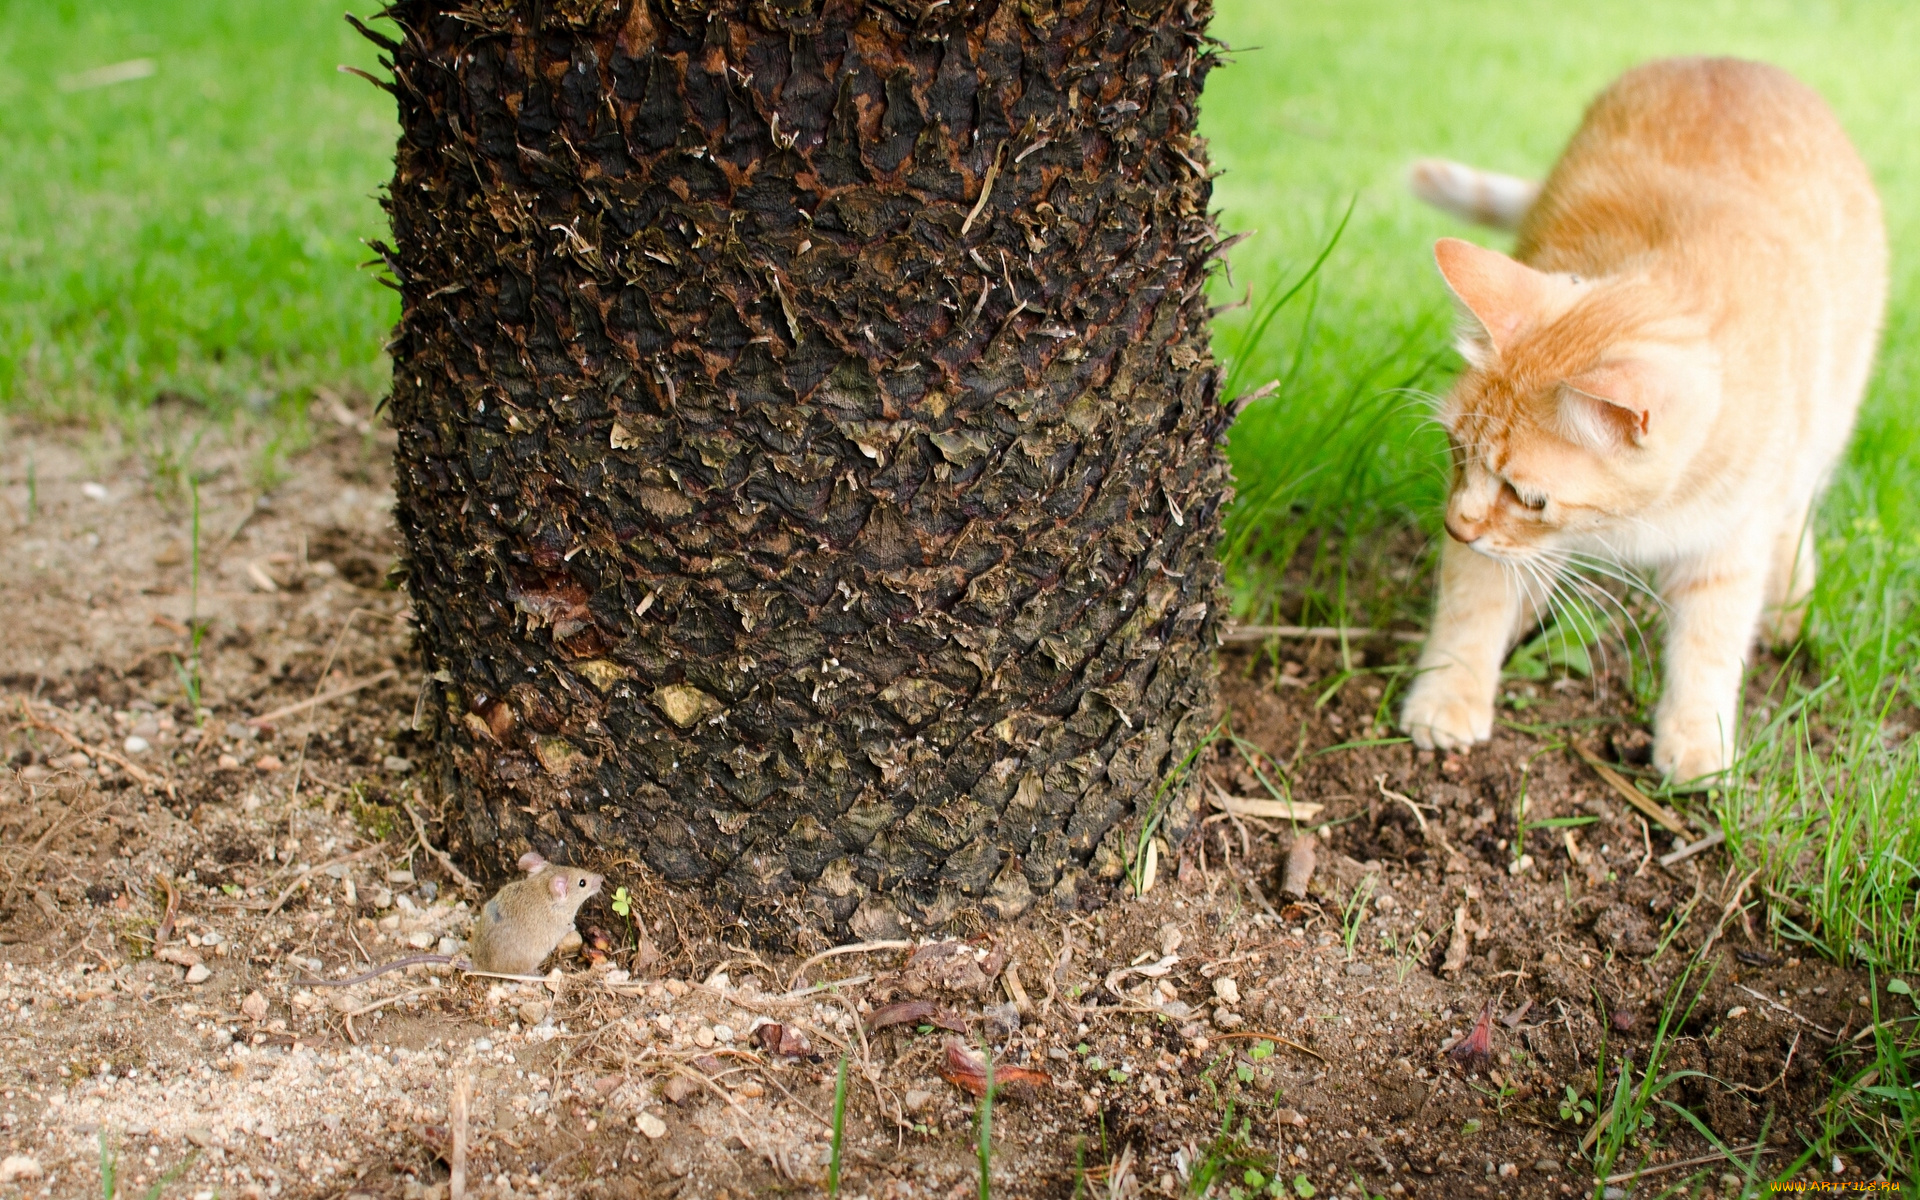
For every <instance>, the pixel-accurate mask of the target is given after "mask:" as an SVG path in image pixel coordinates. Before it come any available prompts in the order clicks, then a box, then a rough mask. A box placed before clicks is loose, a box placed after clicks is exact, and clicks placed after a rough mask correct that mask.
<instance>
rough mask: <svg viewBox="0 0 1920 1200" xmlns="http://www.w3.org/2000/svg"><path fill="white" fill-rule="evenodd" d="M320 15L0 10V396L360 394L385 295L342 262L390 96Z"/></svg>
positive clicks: (296, 8) (371, 177) (382, 135)
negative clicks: (360, 71)
mask: <svg viewBox="0 0 1920 1200" xmlns="http://www.w3.org/2000/svg"><path fill="white" fill-rule="evenodd" d="M353 7H355V8H358V9H360V10H361V11H362V13H363V15H369V10H370V9H372V8H375V7H378V6H377V5H368V4H356V5H354V6H353ZM340 8H341V6H340V5H337V4H329V3H322V2H318V0H287V2H285V3H277V4H266V3H260V2H258V0H201V2H193V0H97V2H90V3H86V4H80V3H75V2H73V0H47V2H45V3H37V4H9V5H7V8H6V19H5V21H4V22H0V101H3V102H4V103H5V104H6V107H7V110H8V113H9V117H10V119H9V120H8V121H7V122H5V124H4V125H3V126H0V267H4V269H0V405H4V406H5V407H6V408H9V409H12V410H15V411H21V410H25V411H30V412H34V413H38V414H40V415H44V416H50V417H74V416H83V417H91V418H102V417H115V416H118V415H122V414H125V413H128V412H131V411H137V410H139V409H142V408H144V407H146V406H147V405H149V404H151V403H152V402H153V400H154V399H155V397H156V395H157V394H159V393H162V392H170V393H175V394H178V395H181V396H186V397H191V398H194V399H196V400H198V401H200V402H202V403H204V404H205V405H207V406H208V407H209V408H210V409H212V410H214V411H217V412H241V413H249V412H251V413H261V412H263V411H264V410H268V409H271V408H272V407H274V405H275V403H276V399H277V398H279V397H284V396H288V395H294V394H298V393H300V392H301V391H302V390H303V389H304V388H306V387H307V386H309V385H311V384H312V383H314V382H323V381H324V382H333V383H336V384H339V383H347V382H351V383H353V384H356V385H359V386H361V387H363V388H367V389H373V388H377V387H379V386H380V381H381V377H382V376H383V375H384V373H385V370H384V366H383V363H384V358H383V355H382V352H381V344H382V342H383V341H384V339H385V337H386V335H387V332H388V330H389V329H390V328H391V327H392V325H393V322H394V320H395V318H396V316H397V315H398V304H397V302H396V298H395V297H394V296H393V295H392V293H391V292H390V291H388V290H387V289H385V288H382V287H379V286H378V285H377V284H376V283H375V282H374V280H373V279H372V277H370V276H369V275H368V274H367V273H365V272H362V271H360V270H358V269H357V265H356V264H357V263H358V262H359V261H360V260H361V259H363V258H365V257H367V256H366V253H365V250H364V248H363V247H362V246H361V244H360V242H361V239H362V238H368V237H372V236H375V235H376V234H377V233H378V232H379V231H381V230H382V229H384V228H385V221H384V219H383V217H382V215H381V213H380V210H379V206H378V203H377V201H376V195H377V193H378V191H379V189H380V188H381V186H382V185H383V184H384V183H385V181H386V180H387V179H388V177H389V176H390V175H391V174H392V170H393V168H392V163H393V146H394V117H393V108H392V104H393V101H392V99H391V98H390V97H388V96H387V95H385V94H384V93H382V92H380V91H378V90H377V89H375V88H372V87H370V86H368V85H367V84H366V82H365V81H363V80H360V79H355V78H353V77H352V76H349V75H343V74H341V73H339V72H338V71H337V70H336V69H335V68H336V65H337V64H339V63H349V64H353V65H357V66H360V67H363V68H368V69H375V70H377V69H378V64H377V63H376V62H375V50H374V47H373V46H372V45H370V44H369V43H367V42H366V41H365V40H363V39H362V38H360V37H359V36H358V35H357V34H355V33H354V32H353V30H352V29H351V28H349V27H348V26H347V24H346V23H345V22H344V21H342V20H341V19H340ZM369 19H371V17H370V15H369ZM139 60H145V61H146V62H147V63H148V64H149V67H148V68H143V70H142V71H129V70H125V69H123V70H120V71H117V72H116V71H112V70H107V71H101V70H99V68H103V67H107V68H111V67H114V66H121V67H125V66H126V64H129V63H134V62H137V61H139Z"/></svg>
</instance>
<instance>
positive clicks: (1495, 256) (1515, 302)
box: [1433, 238, 1549, 367]
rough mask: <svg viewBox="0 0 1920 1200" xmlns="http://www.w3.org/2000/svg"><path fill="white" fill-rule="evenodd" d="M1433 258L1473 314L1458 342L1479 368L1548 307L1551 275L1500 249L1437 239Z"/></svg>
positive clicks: (1464, 305)
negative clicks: (1515, 259)
mask: <svg viewBox="0 0 1920 1200" xmlns="http://www.w3.org/2000/svg"><path fill="white" fill-rule="evenodd" d="M1433 261H1434V262H1435V263H1436V264H1438V266H1439V267H1440V275H1441V277H1442V278H1443V279H1445V280H1446V281H1447V286H1448V287H1450V288H1452V289H1453V295H1454V298H1455V299H1457V300H1459V301H1460V307H1461V308H1462V309H1464V310H1465V311H1466V315H1467V316H1469V317H1471V318H1472V325H1471V326H1469V328H1468V329H1467V330H1466V331H1465V332H1464V333H1463V335H1462V337H1461V339H1460V343H1459V345H1460V353H1461V354H1462V355H1463V356H1465V358H1466V360H1467V361H1468V362H1470V363H1472V364H1473V365H1474V366H1476V367H1479V366H1484V365H1486V362H1487V361H1488V360H1489V359H1490V358H1493V357H1496V356H1498V355H1499V353H1500V350H1501V347H1503V346H1505V345H1506V344H1508V343H1509V342H1511V341H1512V340H1513V337H1514V335H1515V334H1516V333H1518V332H1519V331H1520V330H1521V329H1522V328H1523V327H1524V326H1526V325H1527V324H1528V323H1530V322H1531V321H1533V320H1534V319H1536V318H1537V317H1538V316H1539V315H1540V314H1541V313H1542V311H1543V310H1545V309H1546V308H1547V307H1548V302H1549V282H1548V281H1549V277H1548V276H1547V275H1545V274H1543V273H1541V272H1539V271H1536V270H1534V269H1533V268H1532V267H1529V266H1527V265H1526V264H1525V263H1520V262H1515V261H1514V260H1513V259H1511V258H1508V257H1507V256H1506V255H1504V254H1502V253H1500V252H1499V251H1498V250H1488V249H1487V248H1486V247H1484V246H1476V245H1474V244H1473V243H1472V242H1463V241H1461V240H1460V239H1459V238H1441V239H1440V240H1439V241H1437V242H1435V243H1434V244H1433Z"/></svg>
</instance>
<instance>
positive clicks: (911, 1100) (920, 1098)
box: [901, 1088, 933, 1112]
mask: <svg viewBox="0 0 1920 1200" xmlns="http://www.w3.org/2000/svg"><path fill="white" fill-rule="evenodd" d="M932 1099H933V1093H932V1092H929V1091H926V1090H924V1089H922V1088H908V1089H907V1094H906V1096H904V1097H903V1098H902V1101H901V1102H902V1103H903V1104H905V1105H906V1106H907V1111H908V1112H919V1111H920V1110H921V1109H923V1108H925V1107H926V1106H927V1102H928V1101H930V1100H932Z"/></svg>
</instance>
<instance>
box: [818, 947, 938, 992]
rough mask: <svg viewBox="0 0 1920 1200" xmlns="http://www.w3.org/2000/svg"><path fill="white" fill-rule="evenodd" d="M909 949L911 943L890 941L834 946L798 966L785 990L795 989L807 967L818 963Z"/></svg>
mask: <svg viewBox="0 0 1920 1200" xmlns="http://www.w3.org/2000/svg"><path fill="white" fill-rule="evenodd" d="M911 949H913V943H912V942H908V941H892V942H854V943H852V944H851V945H846V946H835V947H833V948H832V949H830V950H822V951H821V952H820V953H818V954H816V955H814V956H813V957H812V958H809V959H808V960H807V961H805V962H803V963H801V964H800V967H799V969H798V970H796V971H795V972H794V973H793V975H792V977H791V978H790V979H789V980H788V981H787V990H788V991H792V990H793V989H794V988H795V987H797V986H798V985H799V983H800V977H801V976H802V975H805V974H806V973H807V968H808V967H811V966H814V965H816V964H819V963H823V962H825V961H827V960H828V959H830V958H837V957H839V956H840V955H842V954H871V953H873V952H875V951H880V950H911Z"/></svg>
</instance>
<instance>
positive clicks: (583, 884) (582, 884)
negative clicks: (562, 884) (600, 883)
mask: <svg viewBox="0 0 1920 1200" xmlns="http://www.w3.org/2000/svg"><path fill="white" fill-rule="evenodd" d="M579 886H581V887H585V886H587V881H586V879H585V877H582V878H581V880H580V885H579Z"/></svg>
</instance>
